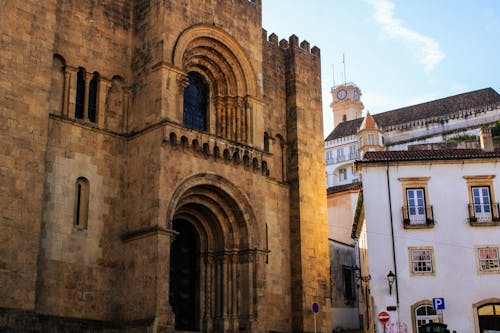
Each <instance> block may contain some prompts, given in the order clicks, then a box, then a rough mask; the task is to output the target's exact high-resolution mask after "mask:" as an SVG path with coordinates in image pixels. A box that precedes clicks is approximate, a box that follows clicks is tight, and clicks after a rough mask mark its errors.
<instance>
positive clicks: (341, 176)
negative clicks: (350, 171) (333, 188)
mask: <svg viewBox="0 0 500 333" xmlns="http://www.w3.org/2000/svg"><path fill="white" fill-rule="evenodd" d="M339 180H340V181H343V180H347V169H346V168H342V169H339Z"/></svg>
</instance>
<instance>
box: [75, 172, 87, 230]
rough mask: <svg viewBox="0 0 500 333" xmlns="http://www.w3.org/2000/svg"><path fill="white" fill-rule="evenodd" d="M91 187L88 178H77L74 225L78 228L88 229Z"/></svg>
mask: <svg viewBox="0 0 500 333" xmlns="http://www.w3.org/2000/svg"><path fill="white" fill-rule="evenodd" d="M89 189H90V186H89V181H88V180H87V179H86V178H84V177H80V178H78V179H77V180H76V191H75V192H76V193H75V220H74V226H75V227H76V228H77V229H87V222H88V214H89Z"/></svg>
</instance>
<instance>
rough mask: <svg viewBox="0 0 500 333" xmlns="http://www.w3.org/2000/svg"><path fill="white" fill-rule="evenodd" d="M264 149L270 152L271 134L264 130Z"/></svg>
mask: <svg viewBox="0 0 500 333" xmlns="http://www.w3.org/2000/svg"><path fill="white" fill-rule="evenodd" d="M264 151H266V152H269V134H267V132H264Z"/></svg>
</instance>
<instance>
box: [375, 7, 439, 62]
mask: <svg viewBox="0 0 500 333" xmlns="http://www.w3.org/2000/svg"><path fill="white" fill-rule="evenodd" d="M367 1H368V2H369V3H370V4H371V5H372V6H373V7H374V9H375V13H374V14H373V17H374V18H375V20H376V21H377V23H379V24H380V25H381V27H382V31H383V33H384V36H386V37H388V38H393V39H400V40H402V41H404V42H405V43H406V44H408V45H409V46H410V48H411V49H412V50H414V51H415V52H416V55H417V56H418V61H419V62H420V63H422V64H423V65H424V67H425V70H426V71H427V72H430V71H432V70H433V69H434V68H435V67H436V66H437V65H438V64H439V63H440V62H441V60H443V59H444V57H445V55H444V53H443V52H442V51H441V50H440V48H439V43H438V42H436V41H435V40H434V39H432V38H430V37H428V36H425V35H422V34H420V33H418V32H416V31H414V30H411V29H409V28H407V27H405V26H404V25H403V21H401V20H400V19H397V18H395V17H394V7H395V5H394V3H393V2H392V1H390V0H367Z"/></svg>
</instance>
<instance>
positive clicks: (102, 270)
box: [0, 0, 331, 332]
mask: <svg viewBox="0 0 500 333" xmlns="http://www.w3.org/2000/svg"><path fill="white" fill-rule="evenodd" d="M261 21H262V20H261V0H255V1H249V0H203V1H201V0H178V1H170V0H134V1H128V0H98V1H96V0H81V1H80V0H46V1H29V0H21V1H8V0H7V1H2V2H0V47H1V51H0V119H1V121H0V124H1V125H0V126H1V131H0V174H1V178H0V188H1V191H0V208H1V209H0V331H7V332H26V331H35V332H174V331H190V332H191V331H199V332H270V331H272V332H292V331H293V332H305V331H309V332H310V331H313V330H314V327H313V325H314V324H313V319H314V318H313V314H312V312H311V310H310V308H311V304H312V303H313V302H316V303H318V304H319V309H320V311H319V313H318V315H317V323H318V331H321V332H330V331H331V320H330V318H331V305H330V286H329V260H328V230H327V228H328V227H327V218H326V197H325V195H324V184H325V173H324V159H323V135H322V112H321V84H320V51H319V49H318V48H316V47H313V48H310V46H309V43H308V42H307V41H302V42H299V40H298V38H297V37H296V36H292V37H290V38H289V39H288V40H281V41H278V37H277V36H276V35H274V34H271V35H270V36H267V33H266V32H265V31H264V30H263V29H262V27H261Z"/></svg>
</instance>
